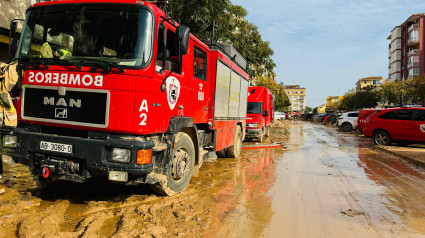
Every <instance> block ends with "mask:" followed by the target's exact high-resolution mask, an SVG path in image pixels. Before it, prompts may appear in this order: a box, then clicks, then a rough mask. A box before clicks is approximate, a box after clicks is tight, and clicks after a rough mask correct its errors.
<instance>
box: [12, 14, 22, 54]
mask: <svg viewBox="0 0 425 238" xmlns="http://www.w3.org/2000/svg"><path fill="white" fill-rule="evenodd" d="M18 21H23V20H22V19H13V20H12V21H11V22H10V35H9V57H10V58H11V59H13V58H14V57H15V54H16V50H17V49H18V37H19V34H18V32H17V30H18Z"/></svg>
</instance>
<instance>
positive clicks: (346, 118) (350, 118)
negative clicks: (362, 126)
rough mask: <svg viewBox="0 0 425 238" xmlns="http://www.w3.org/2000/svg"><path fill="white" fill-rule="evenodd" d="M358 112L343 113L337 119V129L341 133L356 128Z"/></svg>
mask: <svg viewBox="0 0 425 238" xmlns="http://www.w3.org/2000/svg"><path fill="white" fill-rule="evenodd" d="M358 117H359V112H358V111H355V112H345V113H343V114H342V115H341V116H340V117H339V118H338V127H339V129H340V130H341V131H346V132H350V131H352V130H354V129H355V128H356V127H357V118H358Z"/></svg>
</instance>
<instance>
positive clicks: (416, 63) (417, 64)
mask: <svg viewBox="0 0 425 238" xmlns="http://www.w3.org/2000/svg"><path fill="white" fill-rule="evenodd" d="M407 68H419V62H409V63H407Z"/></svg>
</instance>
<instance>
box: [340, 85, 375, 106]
mask: <svg viewBox="0 0 425 238" xmlns="http://www.w3.org/2000/svg"><path fill="white" fill-rule="evenodd" d="M379 100H380V97H379V94H378V92H377V91H375V90H374V88H373V87H365V88H362V89H360V90H358V91H357V92H355V91H354V89H352V90H350V91H348V92H347V93H346V94H345V95H344V98H343V99H342V102H341V104H340V105H339V107H338V109H340V110H350V111H353V110H358V109H363V108H374V107H376V106H377V105H378V102H379Z"/></svg>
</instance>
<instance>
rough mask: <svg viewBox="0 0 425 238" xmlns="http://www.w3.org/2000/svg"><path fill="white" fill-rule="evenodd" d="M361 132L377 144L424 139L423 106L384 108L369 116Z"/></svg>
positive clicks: (424, 117)
mask: <svg viewBox="0 0 425 238" xmlns="http://www.w3.org/2000/svg"><path fill="white" fill-rule="evenodd" d="M366 121H367V122H366V128H365V129H364V130H363V134H364V135H365V136H367V137H371V138H373V142H375V144H377V145H390V143H391V142H398V143H399V144H400V145H403V146H405V145H407V144H409V143H411V142H413V141H425V108H391V109H384V110H381V111H379V112H376V113H375V114H372V115H371V116H369V118H368V119H367V120H366Z"/></svg>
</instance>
